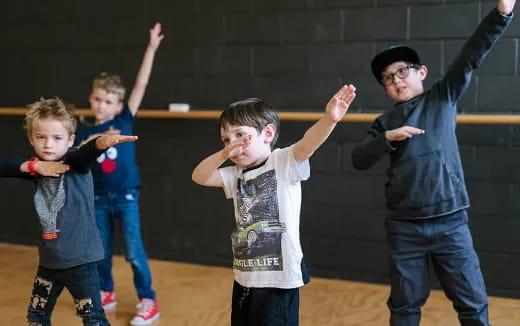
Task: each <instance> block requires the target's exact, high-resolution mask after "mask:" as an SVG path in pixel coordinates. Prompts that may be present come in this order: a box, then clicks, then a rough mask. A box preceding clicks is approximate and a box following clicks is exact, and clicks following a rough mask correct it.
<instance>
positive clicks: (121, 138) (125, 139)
mask: <svg viewBox="0 0 520 326" xmlns="http://www.w3.org/2000/svg"><path fill="white" fill-rule="evenodd" d="M137 139H138V137H137V136H123V135H119V136H116V138H115V139H114V142H115V144H119V143H128V142H134V141H136V140H137Z"/></svg>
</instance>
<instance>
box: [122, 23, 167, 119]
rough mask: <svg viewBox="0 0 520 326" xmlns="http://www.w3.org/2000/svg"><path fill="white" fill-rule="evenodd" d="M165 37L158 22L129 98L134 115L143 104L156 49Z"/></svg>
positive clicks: (129, 105)
mask: <svg viewBox="0 0 520 326" xmlns="http://www.w3.org/2000/svg"><path fill="white" fill-rule="evenodd" d="M163 38H164V35H162V34H161V24H159V23H156V24H155V26H154V27H153V28H152V29H150V42H149V43H148V46H147V47H146V52H145V53H144V57H143V62H142V63H141V67H140V68H139V72H138V74H137V79H136V81H135V85H134V88H133V89H132V92H131V93H130V97H129V98H128V107H129V108H130V111H131V112H132V115H136V113H137V110H139V106H140V105H141V102H142V100H143V97H144V93H145V91H146V86H147V85H148V81H149V80H150V74H151V72H152V66H153V60H154V58H155V51H157V48H159V45H160V44H161V41H162V39H163Z"/></svg>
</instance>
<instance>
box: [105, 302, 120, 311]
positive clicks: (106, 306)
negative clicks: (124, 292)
mask: <svg viewBox="0 0 520 326" xmlns="http://www.w3.org/2000/svg"><path fill="white" fill-rule="evenodd" d="M116 306H117V302H112V303H109V304H106V305H104V306H103V309H105V310H113V309H115V308H116Z"/></svg>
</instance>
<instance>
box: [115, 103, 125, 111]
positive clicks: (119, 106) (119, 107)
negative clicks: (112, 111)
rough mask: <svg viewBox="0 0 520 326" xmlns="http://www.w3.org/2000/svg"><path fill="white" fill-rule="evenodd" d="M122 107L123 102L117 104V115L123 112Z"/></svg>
mask: <svg viewBox="0 0 520 326" xmlns="http://www.w3.org/2000/svg"><path fill="white" fill-rule="evenodd" d="M124 105H125V103H123V101H119V103H118V104H117V113H121V112H123V108H124Z"/></svg>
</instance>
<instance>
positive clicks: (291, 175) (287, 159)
mask: <svg viewBox="0 0 520 326" xmlns="http://www.w3.org/2000/svg"><path fill="white" fill-rule="evenodd" d="M293 147H294V145H292V146H289V147H285V148H282V149H277V150H275V151H274V152H273V153H272V154H271V155H273V162H274V166H275V168H276V170H277V173H278V174H279V175H280V177H281V178H283V179H285V180H287V181H288V182H290V183H296V182H300V181H304V180H307V179H308V178H309V176H310V174H311V168H310V165H309V160H305V161H303V162H299V163H298V162H296V159H295V158H294V150H293Z"/></svg>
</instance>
